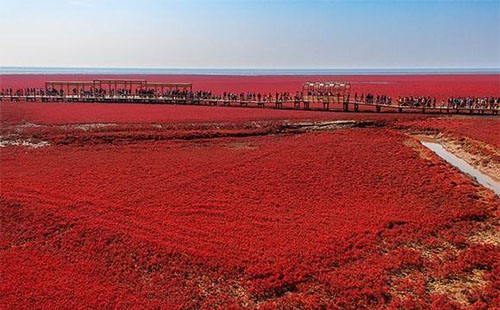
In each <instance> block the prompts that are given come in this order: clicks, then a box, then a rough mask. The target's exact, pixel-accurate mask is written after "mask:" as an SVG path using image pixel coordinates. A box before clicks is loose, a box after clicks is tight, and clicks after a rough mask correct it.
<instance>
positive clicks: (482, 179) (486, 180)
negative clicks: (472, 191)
mask: <svg viewBox="0 0 500 310" xmlns="http://www.w3.org/2000/svg"><path fill="white" fill-rule="evenodd" d="M420 143H422V145H424V146H425V147H427V148H429V149H430V150H432V151H433V152H434V153H436V154H437V155H438V156H439V157H441V158H442V159H444V160H446V161H447V162H448V163H450V164H451V165H453V166H455V167H457V168H458V169H459V170H460V171H462V172H463V173H465V174H468V175H470V176H471V177H472V178H474V179H475V180H476V181H477V182H478V183H479V184H481V185H483V186H484V187H487V188H489V189H491V190H492V191H494V192H495V193H496V194H497V195H498V196H500V184H499V183H498V182H495V180H493V179H492V178H490V177H489V176H487V175H485V174H483V173H482V172H481V171H479V170H477V169H476V168H474V167H472V166H471V165H469V164H468V163H467V162H466V161H465V160H463V159H461V158H459V157H457V156H455V155H453V154H452V153H450V152H448V151H447V150H445V149H444V147H443V146H442V145H441V144H439V143H434V142H424V141H422V142H420Z"/></svg>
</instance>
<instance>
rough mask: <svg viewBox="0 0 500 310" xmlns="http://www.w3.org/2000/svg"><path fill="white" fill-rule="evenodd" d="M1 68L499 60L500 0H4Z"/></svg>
mask: <svg viewBox="0 0 500 310" xmlns="http://www.w3.org/2000/svg"><path fill="white" fill-rule="evenodd" d="M0 39H1V41H2V43H1V48H0V65H2V66H71V67H75V66H91V67H99V66H104V67H162V68H424V67H425V68H478V67H481V68H500V0H482V1H480V0H477V1H474V0H469V1H452V0H448V1H445V0H434V1H432V0H428V1H417V0H413V1H412V0H392V1H390V0H380V1H375V0H366V1H352V0H351V1H342V0H295V1H294V0H288V1H286V0H274V1H273V0H233V1H229V0H164V1H159V0H156V1H155V0H0Z"/></svg>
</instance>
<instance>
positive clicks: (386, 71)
mask: <svg viewBox="0 0 500 310" xmlns="http://www.w3.org/2000/svg"><path fill="white" fill-rule="evenodd" d="M499 73H500V68H399V69H395V68H342V69H318V68H310V69H307V68H303V69H297V68H289V69H288V68H234V69H233V68H114V67H21V66H0V75H2V74H4V75H6V74H47V75H49V74H88V75H92V74H110V75H113V74H116V75H121V74H137V75H156V74H157V75H234V76H260V75H264V76H265V75H270V76H272V75H407V74H408V75H409V74H411V75H419V74H422V75H426V74H499Z"/></svg>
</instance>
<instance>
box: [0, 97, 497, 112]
mask: <svg viewBox="0 0 500 310" xmlns="http://www.w3.org/2000/svg"><path fill="white" fill-rule="evenodd" d="M0 101H8V102H21V101H27V102H96V103H142V104H185V105H204V106H227V107H229V106H233V107H255V108H273V109H287V110H311V111H312V110H314V111H346V112H347V111H354V112H358V111H363V112H367V111H374V112H382V110H383V111H385V112H399V113H405V112H406V113H441V114H475V115H498V114H499V112H500V107H498V106H494V107H488V106H487V107H484V106H478V105H472V106H405V105H398V104H393V103H391V104H377V103H367V102H363V101H353V100H350V101H342V102H336V101H321V100H313V101H308V100H304V99H303V98H302V99H297V98H291V99H288V100H244V99H239V98H238V99H229V98H204V97H196V96H154V95H153V96H148V95H128V96H119V95H115V96H109V95H92V96H81V95H3V96H1V95H0Z"/></svg>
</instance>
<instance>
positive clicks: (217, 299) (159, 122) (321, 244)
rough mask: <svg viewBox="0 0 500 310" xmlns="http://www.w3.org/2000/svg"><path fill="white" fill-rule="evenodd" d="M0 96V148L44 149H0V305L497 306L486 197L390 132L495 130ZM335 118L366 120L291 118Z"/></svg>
mask: <svg viewBox="0 0 500 310" xmlns="http://www.w3.org/2000/svg"><path fill="white" fill-rule="evenodd" d="M0 107H1V109H2V110H1V111H2V126H1V128H0V129H1V133H0V135H1V136H2V140H3V141H10V142H13V141H14V142H17V143H18V144H22V143H21V142H29V143H34V144H36V143H40V142H46V143H48V144H40V145H38V146H41V147H38V148H35V147H29V145H31V144H27V145H28V146H14V145H12V144H11V145H7V146H5V147H2V148H0V155H1V157H0V169H1V170H0V172H1V181H2V183H1V188H0V227H1V228H0V229H1V234H0V238H1V239H0V274H1V275H2V281H1V282H0V292H1V293H0V305H1V308H2V309H89V308H90V309H213V308H219V309H291V308H295V309H442V310H445V309H476V310H479V309H498V308H499V307H500V276H499V275H500V231H499V225H498V223H499V216H500V214H499V213H500V212H499V207H500V199H499V198H498V197H497V196H495V195H494V194H493V193H492V192H490V191H488V190H486V189H484V188H482V187H481V186H479V185H477V184H476V183H474V182H473V181H472V180H471V179H469V178H468V177H466V176H465V175H463V174H461V173H459V172H458V171H457V170H455V169H453V168H451V167H450V166H449V165H448V164H446V163H444V162H443V161H441V160H440V159H439V158H437V157H436V156H435V155H434V154H432V153H431V152H430V151H428V150H426V149H424V148H423V147H422V146H420V145H419V144H418V143H417V142H416V141H415V140H414V139H413V138H411V137H410V136H408V135H406V134H405V133H404V131H403V130H400V129H401V128H433V129H435V130H450V131H453V132H454V133H456V134H457V135H460V134H469V133H470V132H477V133H478V134H477V135H478V137H477V138H478V139H479V140H481V141H484V142H486V143H490V142H489V140H488V139H484V140H483V139H481V137H479V136H481V133H480V129H476V127H477V128H486V129H485V131H484V132H490V130H495V128H496V127H495V126H497V125H496V123H491V124H492V125H490V123H487V122H486V121H485V120H483V119H472V118H467V119H458V120H457V119H456V118H446V119H435V118H427V117H426V118H424V117H422V116H410V115H408V116H402V115H397V114H393V115H375V114H355V113H321V112H296V111H274V110H258V109H239V108H210V107H177V106H146V105H143V106H137V105H103V104H101V105H98V104H95V105H93V104H89V105H76V104H47V105H46V104H33V103H21V104H15V103H14V104H10V103H9V104H7V103H2V104H0ZM45 108H46V109H47V110H44V109H45ZM339 118H343V119H355V120H368V119H369V120H371V121H372V122H370V123H363V124H358V125H353V126H352V127H342V126H339V127H338V128H331V129H330V130H321V131H307V130H304V128H301V127H299V128H298V129H297V128H296V127H293V126H298V125H297V122H299V120H300V122H302V120H304V119H313V120H332V119H339ZM494 121H496V120H495V119H493V120H492V122H494ZM290 123H292V125H289V126H288V127H287V126H286V125H287V124H290ZM434 124H435V125H434ZM456 124H465V125H467V124H468V125H467V126H469V127H467V128H472V129H470V130H469V129H465V130H466V132H462V131H461V130H462V129H461V128H462V126H461V125H456ZM475 124H488V125H486V126H483V125H481V126H476V127H475V126H474V125H475ZM470 137H472V138H475V134H474V133H472V134H470ZM491 137H494V134H491ZM487 140H488V141H487ZM491 145H493V146H496V147H497V146H498V145H496V144H495V143H494V141H493V142H491Z"/></svg>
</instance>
